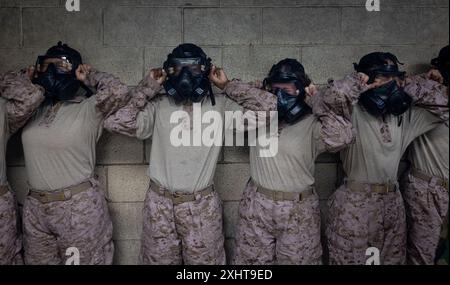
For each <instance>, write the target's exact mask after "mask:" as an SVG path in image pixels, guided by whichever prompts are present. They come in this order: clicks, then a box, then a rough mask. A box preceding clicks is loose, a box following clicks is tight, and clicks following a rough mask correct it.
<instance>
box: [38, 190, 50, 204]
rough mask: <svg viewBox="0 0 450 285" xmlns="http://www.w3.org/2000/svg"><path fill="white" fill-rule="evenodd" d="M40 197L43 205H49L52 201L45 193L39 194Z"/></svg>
mask: <svg viewBox="0 0 450 285" xmlns="http://www.w3.org/2000/svg"><path fill="white" fill-rule="evenodd" d="M38 196H39V201H41V203H43V204H46V203H48V202H49V200H50V199H49V198H48V196H47V194H46V193H44V192H40V193H38Z"/></svg>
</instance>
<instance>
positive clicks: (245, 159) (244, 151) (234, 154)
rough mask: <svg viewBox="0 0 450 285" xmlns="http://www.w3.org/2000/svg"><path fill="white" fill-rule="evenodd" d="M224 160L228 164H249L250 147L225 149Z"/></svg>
mask: <svg viewBox="0 0 450 285" xmlns="http://www.w3.org/2000/svg"><path fill="white" fill-rule="evenodd" d="M223 153H224V159H223V161H224V162H226V163H236V162H237V163H249V162H250V148H249V147H224V148H223Z"/></svg>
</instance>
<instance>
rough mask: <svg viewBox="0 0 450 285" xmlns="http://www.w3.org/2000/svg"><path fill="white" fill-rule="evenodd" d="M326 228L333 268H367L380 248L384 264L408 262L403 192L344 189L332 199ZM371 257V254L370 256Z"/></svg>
mask: <svg viewBox="0 0 450 285" xmlns="http://www.w3.org/2000/svg"><path fill="white" fill-rule="evenodd" d="M328 207H329V215H328V216H329V218H328V224H327V229H326V235H327V243H328V249H329V254H330V264H331V265H364V264H366V262H367V261H368V259H369V258H370V257H371V255H372V254H371V253H370V251H367V250H368V249H369V248H376V249H377V250H378V251H379V254H380V256H379V257H380V259H379V261H380V264H382V265H404V264H405V263H406V214H405V206H404V202H403V198H402V195H401V193H400V191H395V192H391V193H385V194H378V193H374V192H371V190H370V189H368V187H366V189H361V191H353V190H350V189H349V188H347V186H346V185H344V186H342V187H340V188H339V189H338V190H337V191H336V192H335V193H334V194H333V195H332V196H331V198H330V200H329V205H328ZM366 254H367V255H366Z"/></svg>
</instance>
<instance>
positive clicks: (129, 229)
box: [109, 203, 143, 240]
mask: <svg viewBox="0 0 450 285" xmlns="http://www.w3.org/2000/svg"><path fill="white" fill-rule="evenodd" d="M142 208H143V203H110V204H109V209H110V213H111V218H112V221H113V225H114V240H139V239H140V238H141V233H142Z"/></svg>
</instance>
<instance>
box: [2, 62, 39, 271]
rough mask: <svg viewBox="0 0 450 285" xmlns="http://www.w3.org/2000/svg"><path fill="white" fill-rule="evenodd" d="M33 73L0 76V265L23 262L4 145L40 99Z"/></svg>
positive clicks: (32, 70)
mask: <svg viewBox="0 0 450 285" xmlns="http://www.w3.org/2000/svg"><path fill="white" fill-rule="evenodd" d="M33 73H34V69H33V68H29V69H28V70H27V71H22V72H19V73H12V72H11V73H7V74H3V75H0V265H17V264H22V263H23V260H22V256H21V250H22V239H21V237H20V231H19V229H18V216H17V214H18V213H17V204H16V203H17V201H16V198H15V195H14V193H13V192H12V191H11V188H10V186H9V185H8V181H7V177H6V146H7V142H8V139H9V138H10V137H11V135H13V134H14V133H16V132H17V131H18V130H19V129H20V128H22V127H23V126H24V125H25V123H26V122H27V121H28V119H29V118H30V117H31V116H32V115H33V113H34V112H35V110H36V109H37V108H38V107H39V105H40V104H41V103H42V102H43V101H44V93H45V90H44V88H42V87H41V86H39V85H34V84H33V83H32V82H31V79H32V75H33Z"/></svg>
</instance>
